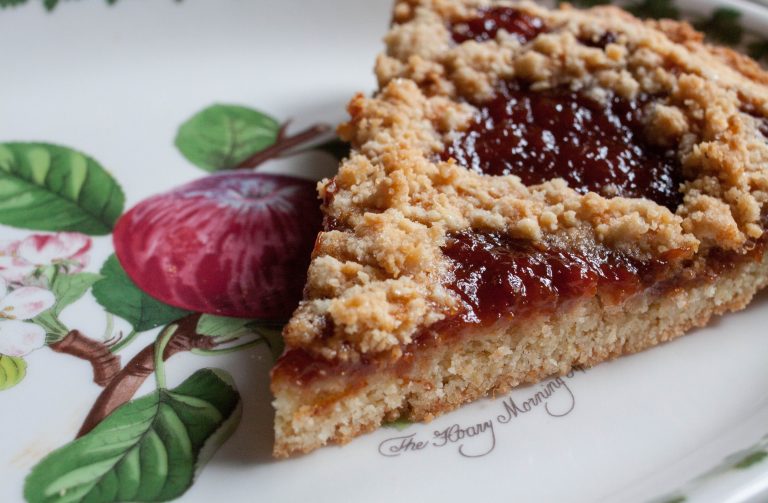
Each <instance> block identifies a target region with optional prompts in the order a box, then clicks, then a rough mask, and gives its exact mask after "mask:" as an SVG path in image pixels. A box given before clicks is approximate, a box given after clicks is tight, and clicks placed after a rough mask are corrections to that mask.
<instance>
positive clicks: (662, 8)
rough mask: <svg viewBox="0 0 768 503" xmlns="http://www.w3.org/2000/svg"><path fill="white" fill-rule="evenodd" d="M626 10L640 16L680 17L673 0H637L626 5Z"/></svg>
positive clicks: (655, 17)
mask: <svg viewBox="0 0 768 503" xmlns="http://www.w3.org/2000/svg"><path fill="white" fill-rule="evenodd" d="M627 10H628V11H629V12H631V13H632V14H634V15H635V16H637V17H640V18H653V19H680V10H679V9H678V8H677V7H676V6H675V2H674V0H639V1H637V2H634V3H631V4H629V5H627Z"/></svg>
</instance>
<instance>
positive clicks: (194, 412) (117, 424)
mask: <svg viewBox="0 0 768 503" xmlns="http://www.w3.org/2000/svg"><path fill="white" fill-rule="evenodd" d="M241 410H242V404H241V401H240V394H239V393H238V392H237V390H236V389H235V386H234V383H233V381H232V378H231V377H230V376H229V374H227V373H225V372H224V371H221V370H214V369H203V370H199V371H197V372H195V373H194V374H193V375H192V376H191V377H189V378H188V379H187V380H186V381H184V382H183V383H182V384H181V385H180V386H179V387H177V388H176V389H173V390H167V389H159V390H157V391H155V392H153V393H152V394H150V395H148V396H144V397H142V398H139V399H136V400H133V401H131V402H128V403H126V404H125V405H122V406H121V407H119V408H118V409H116V410H115V411H114V412H113V413H112V414H110V415H109V416H108V417H107V418H106V419H105V420H104V421H102V422H101V423H100V424H99V425H98V426H97V427H96V428H94V429H93V430H92V431H91V432H90V433H88V434H87V435H85V436H83V437H81V438H79V439H77V440H75V441H74V442H71V443H70V444H67V445H65V446H64V447H62V448H60V449H58V450H56V451H54V452H53V453H51V454H50V455H48V456H47V457H46V458H45V459H43V460H42V461H41V462H40V463H39V464H38V465H37V466H35V468H34V469H33V470H32V473H30V475H29V476H28V477H27V480H26V483H25V485H24V496H25V498H26V499H27V501H28V502H30V503H64V502H67V503H74V502H85V501H88V502H105V503H106V502H113V501H168V500H171V499H174V498H178V497H179V496H181V495H182V494H184V492H185V491H186V490H187V489H189V487H190V486H191V485H192V483H193V481H194V478H195V475H196V473H197V472H198V471H199V470H200V469H201V468H202V467H203V466H204V465H205V463H206V462H207V461H208V460H209V459H210V457H211V456H212V455H213V453H214V452H215V451H216V449H218V447H220V446H221V445H222V444H223V443H224V442H225V441H226V439H227V438H228V437H229V436H230V435H231V433H232V432H233V431H234V429H235V428H236V427H237V422H238V421H239V419H240V414H241Z"/></svg>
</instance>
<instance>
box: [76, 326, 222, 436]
mask: <svg viewBox="0 0 768 503" xmlns="http://www.w3.org/2000/svg"><path fill="white" fill-rule="evenodd" d="M199 318H200V315H199V314H191V315H189V316H187V317H185V318H182V319H180V320H179V321H177V322H176V324H177V325H178V329H177V330H176V332H175V333H174V334H173V336H172V337H171V340H170V341H169V342H168V345H167V346H166V347H165V351H164V352H163V360H167V359H169V358H170V357H171V356H173V355H175V354H176V353H181V352H184V351H189V350H190V349H195V348H199V349H211V348H212V347H213V346H214V345H215V342H214V340H213V338H212V337H206V336H204V335H200V334H198V333H197V332H196V327H197V321H198V319H199ZM154 351H155V344H154V343H152V344H150V345H148V346H147V347H145V348H144V349H142V350H141V351H140V352H139V353H138V354H137V355H136V356H134V357H133V359H131V361H129V362H128V363H127V364H126V365H125V367H123V369H122V370H121V371H120V372H119V373H118V374H117V375H116V376H115V377H114V378H113V379H112V381H111V382H110V383H109V385H108V386H107V387H106V388H104V390H103V391H102V392H101V394H100V395H99V397H98V398H97V399H96V402H95V403H94V404H93V407H91V410H90V412H89V413H88V416H87V417H86V418H85V421H84V422H83V425H82V426H81V427H80V431H79V432H77V437H78V438H79V437H82V436H83V435H85V434H86V433H88V432H89V431H91V430H92V429H93V428H95V427H96V425H98V424H99V423H100V422H101V421H102V420H103V419H104V418H106V417H107V416H108V415H109V414H111V413H112V411H114V410H115V409H116V408H118V407H119V406H121V405H123V404H124V403H125V402H127V401H129V400H130V399H131V398H133V395H134V394H135V393H136V391H137V390H138V389H139V387H140V386H141V385H142V384H143V383H144V381H145V380H146V379H147V377H149V376H150V375H151V374H152V373H153V372H154V370H155V362H154Z"/></svg>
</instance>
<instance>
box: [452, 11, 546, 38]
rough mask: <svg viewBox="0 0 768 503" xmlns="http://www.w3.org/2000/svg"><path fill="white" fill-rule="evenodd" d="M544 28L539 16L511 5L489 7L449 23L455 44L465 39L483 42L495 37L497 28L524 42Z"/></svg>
mask: <svg viewBox="0 0 768 503" xmlns="http://www.w3.org/2000/svg"><path fill="white" fill-rule="evenodd" d="M545 29H546V27H545V26H544V21H542V20H541V18H538V17H536V16H531V15H530V14H526V13H525V12H522V11H520V10H518V9H514V8H512V7H491V8H488V9H483V10H481V11H480V12H479V15H478V16H477V17H473V18H470V19H465V20H462V21H459V22H456V23H454V24H453V25H451V35H452V36H453V40H454V42H456V43H457V44H460V43H462V42H466V41H467V40H476V41H477V42H485V41H486V40H492V39H494V38H496V33H498V31H499V30H505V31H506V32H507V33H510V34H512V35H515V36H516V37H517V38H518V40H519V41H520V43H521V44H524V43H526V42H528V41H529V40H532V39H534V38H536V35H538V34H539V33H541V32H543V31H544V30H545Z"/></svg>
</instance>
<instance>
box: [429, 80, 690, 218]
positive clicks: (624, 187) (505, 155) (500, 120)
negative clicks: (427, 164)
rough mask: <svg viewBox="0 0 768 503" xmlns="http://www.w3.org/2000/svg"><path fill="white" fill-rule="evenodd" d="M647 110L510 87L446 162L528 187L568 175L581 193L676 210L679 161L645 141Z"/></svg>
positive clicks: (483, 110)
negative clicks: (649, 202) (646, 201)
mask: <svg viewBox="0 0 768 503" xmlns="http://www.w3.org/2000/svg"><path fill="white" fill-rule="evenodd" d="M642 105H643V102H642V100H639V101H628V100H624V99H621V98H618V97H614V98H613V99H611V100H610V101H609V102H608V103H607V104H601V103H598V102H597V101H595V100H593V99H591V98H589V97H587V96H584V95H582V94H580V93H576V92H573V91H570V90H567V89H555V90H549V91H531V90H529V89H526V88H524V87H523V86H521V85H518V84H517V83H514V82H509V83H504V84H503V85H501V86H500V88H499V90H498V92H497V94H496V96H495V97H494V98H493V99H491V100H490V101H488V102H485V103H480V104H478V108H479V109H480V113H479V115H478V117H477V118H476V120H475V121H474V123H473V124H472V125H471V126H470V128H469V129H468V130H467V131H464V132H462V133H461V134H459V135H458V136H457V137H456V139H455V140H454V141H453V143H452V144H451V145H449V146H448V148H447V149H446V150H445V152H444V153H443V158H444V159H448V158H454V159H456V162H458V163H459V164H460V165H462V166H465V167H467V168H469V169H472V170H474V171H477V172H479V173H485V174H488V175H509V174H514V175H517V176H519V177H520V178H521V179H522V181H523V183H525V184H526V185H535V184H538V183H541V182H544V181H546V180H551V179H553V178H563V179H565V180H566V181H567V182H568V185H569V186H570V187H571V188H573V189H575V190H577V191H579V192H582V193H586V192H589V191H594V192H598V193H601V194H603V195H605V196H607V197H613V196H624V197H645V198H648V199H651V200H653V201H656V202H657V203H659V204H661V205H663V206H666V207H667V208H670V209H671V210H673V211H674V209H675V208H676V207H677V206H678V205H679V204H680V202H681V201H682V195H681V194H680V192H679V190H678V189H679V185H680V183H681V181H682V175H681V173H680V169H679V163H678V161H677V160H676V159H675V158H674V155H673V153H672V152H667V151H665V150H664V149H662V148H660V147H657V146H654V145H650V144H649V143H648V142H646V141H644V139H643V134H642V131H643V124H642V121H641V113H642Z"/></svg>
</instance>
